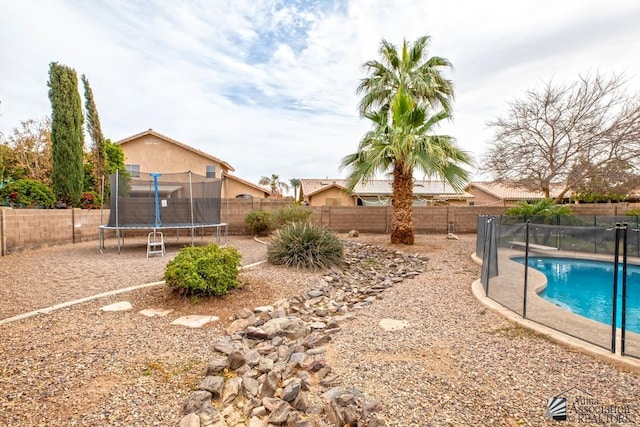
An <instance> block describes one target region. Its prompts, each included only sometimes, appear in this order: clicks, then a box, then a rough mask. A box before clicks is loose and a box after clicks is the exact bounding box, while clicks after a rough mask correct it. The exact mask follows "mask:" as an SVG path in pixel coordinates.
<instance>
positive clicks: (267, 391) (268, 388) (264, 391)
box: [260, 371, 280, 399]
mask: <svg viewBox="0 0 640 427" xmlns="http://www.w3.org/2000/svg"><path fill="white" fill-rule="evenodd" d="M279 381H280V375H278V373H277V372H275V371H270V372H269V373H268V374H267V375H266V376H265V378H264V381H263V382H262V387H260V398H261V399H264V398H266V397H273V395H274V394H275V393H276V389H277V388H278V382H279Z"/></svg>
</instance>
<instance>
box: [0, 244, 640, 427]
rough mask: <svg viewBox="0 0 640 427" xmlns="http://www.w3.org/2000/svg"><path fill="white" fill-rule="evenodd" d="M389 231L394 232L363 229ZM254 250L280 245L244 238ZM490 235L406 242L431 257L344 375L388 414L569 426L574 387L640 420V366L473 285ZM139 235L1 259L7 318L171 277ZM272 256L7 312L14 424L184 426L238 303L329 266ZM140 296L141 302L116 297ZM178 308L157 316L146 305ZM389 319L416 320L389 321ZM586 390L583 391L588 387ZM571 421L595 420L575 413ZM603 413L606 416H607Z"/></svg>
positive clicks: (350, 331) (341, 357)
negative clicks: (196, 320) (525, 316)
mask: <svg viewBox="0 0 640 427" xmlns="http://www.w3.org/2000/svg"><path fill="white" fill-rule="evenodd" d="M359 239H360V240H361V241H368V242H372V243H377V244H381V245H385V246H388V245H387V244H386V242H387V239H388V236H361V237H360V238H359ZM229 244H230V245H233V246H236V247H238V248H239V249H240V251H241V252H242V253H243V255H244V258H243V262H244V263H245V264H247V263H251V262H255V261H257V260H259V259H261V258H263V257H264V253H265V249H264V246H262V245H260V244H258V243H256V242H254V241H253V240H251V239H248V238H238V237H233V238H231V239H230V241H229ZM474 244H475V236H473V235H470V236H460V240H447V239H446V236H443V235H420V236H417V244H416V245H415V246H413V247H411V248H402V249H404V250H407V251H408V252H419V253H421V254H424V255H427V256H428V257H429V258H430V260H429V262H428V264H427V268H426V271H425V272H424V273H422V274H421V275H420V276H418V277H417V278H415V279H412V280H407V281H405V282H403V283H400V284H397V285H396V286H395V287H394V288H392V289H391V290H389V291H387V292H385V293H384V294H383V298H382V299H380V300H378V301H376V302H375V303H374V304H373V305H372V306H370V307H368V308H366V309H364V310H360V311H358V315H357V317H356V319H354V320H352V321H349V322H347V323H345V324H343V331H342V332H341V333H338V334H336V335H335V336H334V340H333V342H332V343H331V344H330V345H329V346H328V354H329V362H330V364H331V365H332V367H333V370H334V372H337V373H339V374H340V375H341V378H342V384H343V385H344V386H347V387H348V386H355V387H357V388H359V389H360V390H361V391H363V392H365V393H366V394H367V395H368V396H370V397H373V398H378V399H379V400H380V401H381V403H382V412H381V413H382V414H384V416H385V417H386V419H387V421H388V425H394V426H415V425H424V426H426V425H429V426H435V425H487V426H492V425H507V426H511V425H514V426H515V425H531V426H537V425H554V424H556V423H555V422H553V421H548V420H546V419H545V418H544V417H543V413H544V410H545V406H546V401H547V399H548V398H549V397H552V396H555V395H557V394H558V393H561V392H562V391H564V390H568V389H570V388H572V387H577V389H578V390H573V391H570V392H567V395H569V396H568V397H573V396H575V393H580V394H581V395H584V394H585V393H589V394H590V395H591V397H593V398H595V399H597V400H598V402H599V403H601V404H603V405H605V404H615V405H623V404H628V405H630V409H631V414H630V416H632V417H634V418H633V420H634V422H633V423H631V424H627V425H637V424H640V411H639V409H638V407H637V400H638V398H639V397H640V381H639V380H640V376H639V375H638V374H637V373H630V372H627V371H625V370H623V369H621V368H618V367H615V366H612V365H609V364H607V363H605V362H602V361H599V360H597V359H594V358H592V357H589V356H586V355H583V354H580V353H577V352H575V351H572V350H570V349H566V348H564V347H562V346H559V345H557V344H555V343H552V342H550V341H548V340H546V339H545V338H542V337H539V336H537V335H534V334H532V333H530V332H528V331H526V330H524V329H521V328H519V327H516V326H514V325H512V324H510V323H508V322H507V321H505V320H504V319H502V318H501V317H499V316H497V315H495V314H493V313H492V312H490V311H487V310H485V309H484V308H483V307H482V306H481V305H480V304H479V303H478V302H477V301H476V300H475V298H474V297H473V296H472V295H471V292H470V284H471V283H472V282H473V281H474V280H475V279H476V278H477V277H478V275H479V268H478V267H477V266H476V265H474V264H473V263H472V262H471V261H470V257H469V255H470V253H471V252H473V248H474ZM129 245H130V242H127V246H125V248H124V250H123V253H122V254H120V255H117V254H115V253H114V252H115V251H114V250H113V248H110V250H109V251H108V252H107V253H105V254H103V255H100V254H98V253H97V249H96V246H97V245H96V243H95V242H88V243H82V244H78V245H73V246H61V247H54V248H49V249H44V250H38V251H33V252H25V253H21V254H14V255H10V256H7V257H1V258H0V271H2V275H1V277H2V279H1V280H2V285H1V286H0V319H3V318H7V317H10V316H13V315H15V314H19V313H23V312H25V311H29V310H33V309H37V308H42V307H45V306H47V305H51V304H55V303H60V302H63V301H66V300H69V299H75V298H80V297H84V296H87V295H91V294H95V293H99V292H104V291H106V290H111V289H118V288H123V287H127V286H131V285H136V284H140V283H144V282H150V281H155V280H160V279H161V277H162V272H163V270H164V266H165V264H166V262H167V261H168V259H170V258H171V257H172V256H173V255H175V253H176V251H177V249H178V247H177V246H176V247H169V253H168V256H166V257H165V258H152V259H149V260H147V259H146V258H145V257H144V247H141V246H138V247H136V246H134V245H131V246H129ZM319 275H320V273H305V272H299V271H295V270H288V269H283V268H279V267H274V266H269V265H261V266H259V267H257V268H254V269H251V270H248V271H245V272H243V273H242V280H243V282H244V283H245V285H244V286H243V287H242V288H241V289H239V290H236V291H234V292H232V293H231V294H229V295H227V296H225V297H224V298H220V299H217V300H207V299H202V300H199V301H198V300H189V299H183V298H179V297H176V296H174V295H173V294H171V292H169V291H168V290H167V289H165V288H164V287H161V286H160V287H153V288H147V289H141V290H138V291H133V292H128V293H126V294H122V295H118V296H114V297H106V298H101V299H100V300H96V301H92V302H89V303H84V304H81V305H77V306H73V307H69V308H66V309H62V310H59V311H56V312H53V313H51V314H48V315H39V316H37V317H33V318H30V319H25V320H22V321H18V322H13V323H9V324H5V325H0V354H2V357H1V358H0V424H1V425H15V426H42V425H47V426H48V425H51V426H66V425H82V426H88V425H90V426H152V425H158V426H171V425H176V423H177V421H178V420H179V419H180V417H179V410H180V406H181V404H182V403H183V402H184V400H185V398H186V396H187V395H188V394H189V392H190V391H191V390H192V389H193V387H195V386H197V384H198V383H199V382H200V380H201V379H202V377H203V375H204V370H205V366H206V364H207V362H208V360H209V358H210V357H211V355H212V353H213V350H212V349H211V348H210V346H211V343H213V342H215V341H216V340H217V339H219V338H220V337H222V336H223V335H224V333H225V332H224V329H225V327H226V326H227V325H228V324H229V320H228V319H229V317H230V316H231V315H232V314H233V313H235V312H236V311H237V310H239V309H240V308H242V307H255V306H258V305H263V304H267V303H270V302H273V301H275V300H277V299H279V298H282V297H286V296H289V295H292V294H296V293H300V292H302V291H304V290H305V289H309V288H311V287H312V286H313V285H315V284H316V283H317V281H318V280H319ZM124 299H126V300H127V301H130V302H131V303H132V304H133V305H134V310H132V311H129V312H119V313H105V312H102V311H100V310H99V309H100V307H101V306H103V305H106V304H109V303H111V302H115V301H121V300H124ZM151 307H153V308H171V309H173V310H174V312H172V313H171V314H170V315H168V316H167V317H162V318H146V317H143V316H141V315H140V314H139V313H138V311H139V310H141V309H144V308H151ZM186 314H210V315H218V316H219V317H220V318H221V320H220V321H219V322H216V323H213V324H210V326H208V327H204V328H202V329H188V328H182V327H176V326H171V325H169V323H170V322H171V321H172V320H174V319H175V318H177V317H179V316H181V315H186ZM382 318H394V319H400V320H405V321H407V322H408V323H409V325H410V326H409V328H407V329H404V330H401V331H396V332H385V331H383V330H382V329H380V328H379V327H378V325H377V324H378V322H379V320H380V319H382ZM572 393H573V394H572ZM563 425H581V426H582V425H589V424H587V423H584V422H582V421H581V420H578V421H573V422H571V421H567V422H564V423H563ZM593 425H597V424H595V423H594V424H593Z"/></svg>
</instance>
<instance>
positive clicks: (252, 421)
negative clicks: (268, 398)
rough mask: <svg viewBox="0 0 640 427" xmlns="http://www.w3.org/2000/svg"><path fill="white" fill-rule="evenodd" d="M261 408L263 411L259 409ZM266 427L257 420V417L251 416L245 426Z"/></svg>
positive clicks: (265, 424)
mask: <svg viewBox="0 0 640 427" xmlns="http://www.w3.org/2000/svg"><path fill="white" fill-rule="evenodd" d="M261 408H263V409H264V407H261ZM256 409H257V408H256ZM265 413H266V411H265ZM263 415H264V414H263ZM266 426H267V423H266V422H264V421H262V420H261V419H260V418H258V416H252V417H251V419H249V424H248V425H247V427H266Z"/></svg>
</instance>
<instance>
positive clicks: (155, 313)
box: [140, 308, 173, 317]
mask: <svg viewBox="0 0 640 427" xmlns="http://www.w3.org/2000/svg"><path fill="white" fill-rule="evenodd" d="M172 311H173V309H166V310H163V309H161V308H146V309H144V310H140V314H142V315H143V316H147V317H164V316H166V315H167V314H169V313H171V312H172Z"/></svg>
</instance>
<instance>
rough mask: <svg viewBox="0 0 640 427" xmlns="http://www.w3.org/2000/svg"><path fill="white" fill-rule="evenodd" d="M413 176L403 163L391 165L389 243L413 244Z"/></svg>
mask: <svg viewBox="0 0 640 427" xmlns="http://www.w3.org/2000/svg"><path fill="white" fill-rule="evenodd" d="M413 242H414V236H413V176H412V173H411V171H406V170H405V168H404V165H403V164H402V163H400V162H395V163H394V165H393V216H392V219H391V243H400V244H404V245H413Z"/></svg>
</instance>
